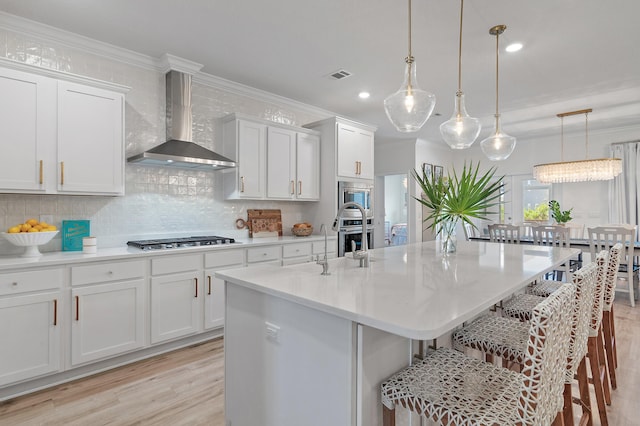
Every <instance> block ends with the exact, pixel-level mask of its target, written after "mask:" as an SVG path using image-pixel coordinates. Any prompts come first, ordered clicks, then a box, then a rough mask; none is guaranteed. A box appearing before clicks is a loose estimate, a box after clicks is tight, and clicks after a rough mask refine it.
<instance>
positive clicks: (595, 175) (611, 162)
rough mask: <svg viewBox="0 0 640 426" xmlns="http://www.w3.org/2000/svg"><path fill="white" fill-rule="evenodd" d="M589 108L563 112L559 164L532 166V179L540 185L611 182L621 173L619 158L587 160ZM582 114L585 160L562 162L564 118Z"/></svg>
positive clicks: (559, 115) (561, 116) (560, 115)
mask: <svg viewBox="0 0 640 426" xmlns="http://www.w3.org/2000/svg"><path fill="white" fill-rule="evenodd" d="M591 111H593V110H592V109H591V108H589V109H583V110H580V111H571V112H563V113H561V114H557V116H558V117H560V123H561V124H560V144H561V145H560V162H559V163H547V164H537V165H535V166H533V177H534V178H535V179H536V180H537V181H538V182H541V183H564V182H590V181H595V180H611V179H613V178H614V177H616V176H618V175H619V174H620V173H622V160H621V159H619V158H598V159H594V160H589V159H588V158H589V113H590V112H591ZM577 114H584V120H585V124H584V128H585V156H586V158H587V159H586V160H580V161H566V162H565V161H562V160H564V117H567V116H570V115H577Z"/></svg>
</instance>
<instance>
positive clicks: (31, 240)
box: [2, 231, 58, 257]
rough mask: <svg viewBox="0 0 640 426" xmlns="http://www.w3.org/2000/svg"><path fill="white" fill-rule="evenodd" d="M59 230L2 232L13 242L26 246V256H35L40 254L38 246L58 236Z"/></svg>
mask: <svg viewBox="0 0 640 426" xmlns="http://www.w3.org/2000/svg"><path fill="white" fill-rule="evenodd" d="M57 233H58V231H49V232H19V233H15V234H8V233H6V232H3V233H2V236H3V237H4V238H6V239H7V241H9V242H10V243H11V244H13V245H16V246H20V247H26V249H25V251H24V254H23V255H22V256H24V257H34V256H40V255H41V254H42V253H40V250H38V246H40V245H42V244H46V243H48V242H49V241H51V239H52V238H53V237H55V236H56V234H57Z"/></svg>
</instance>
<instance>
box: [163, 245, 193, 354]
mask: <svg viewBox="0 0 640 426" xmlns="http://www.w3.org/2000/svg"><path fill="white" fill-rule="evenodd" d="M151 274H152V277H151V343H152V344H156V343H159V342H164V341H167V340H172V339H176V338H178V337H183V336H187V335H190V334H195V333H198V332H200V331H201V330H202V302H201V300H202V297H203V288H202V287H203V286H202V276H203V268H202V255H181V256H161V257H157V258H153V259H151Z"/></svg>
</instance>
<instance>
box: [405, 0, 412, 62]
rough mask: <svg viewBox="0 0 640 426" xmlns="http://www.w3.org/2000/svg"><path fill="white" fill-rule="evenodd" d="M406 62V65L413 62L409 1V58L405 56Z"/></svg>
mask: <svg viewBox="0 0 640 426" xmlns="http://www.w3.org/2000/svg"><path fill="white" fill-rule="evenodd" d="M406 62H407V63H408V64H411V63H412V62H413V55H412V54H411V0H409V56H407V59H406Z"/></svg>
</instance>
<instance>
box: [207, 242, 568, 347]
mask: <svg viewBox="0 0 640 426" xmlns="http://www.w3.org/2000/svg"><path fill="white" fill-rule="evenodd" d="M579 252H580V251H579V250H578V249H560V248H553V247H543V246H531V245H516V244H498V243H490V242H481V241H470V242H466V241H464V242H459V243H458V251H457V252H456V253H455V254H453V255H448V256H443V255H442V253H440V252H439V249H438V246H437V245H436V242H426V243H417V244H410V245H406V246H396V247H387V248H383V249H375V250H371V255H372V261H371V262H370V266H369V267H368V268H360V267H359V263H358V262H357V261H354V260H353V259H351V258H347V257H341V258H337V259H332V260H329V271H330V273H331V275H328V276H323V275H321V274H320V272H321V271H322V267H321V266H320V265H316V264H315V263H306V264H302V265H294V266H286V267H274V266H253V267H251V268H243V269H234V270H224V271H219V272H217V273H216V276H217V277H218V278H222V279H224V280H226V281H228V282H229V283H231V284H232V285H241V286H244V287H247V288H251V289H254V290H257V291H260V292H263V293H266V294H270V295H273V296H276V297H280V298H283V299H285V300H289V301H293V302H295V303H298V304H300V305H304V306H307V307H310V308H313V309H317V310H320V311H323V312H327V313H331V314H334V315H337V316H339V317H342V318H346V319H349V320H351V321H355V322H358V323H361V324H364V325H367V326H371V327H374V328H377V329H380V330H384V331H387V332H390V333H394V334H397V335H400V336H404V337H407V338H412V339H418V340H428V339H433V338H436V337H439V336H442V335H443V334H444V333H446V332H447V331H449V330H451V329H453V328H454V327H456V326H458V325H460V324H461V323H462V322H464V321H467V320H470V319H472V318H474V317H475V316H477V315H478V314H480V313H482V312H483V311H485V310H486V309H488V308H489V307H491V306H492V305H493V304H494V303H497V302H499V301H500V300H502V299H504V298H505V297H507V296H509V295H510V294H512V293H513V292H515V291H517V290H519V289H521V288H523V287H524V286H526V285H527V284H528V283H529V282H531V281H532V280H534V279H535V278H537V277H538V276H539V275H540V274H542V273H544V272H546V271H549V270H552V269H554V267H557V266H558V265H560V264H562V263H564V262H566V261H568V260H569V259H570V258H571V257H572V256H575V255H577V254H578V253H579Z"/></svg>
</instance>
